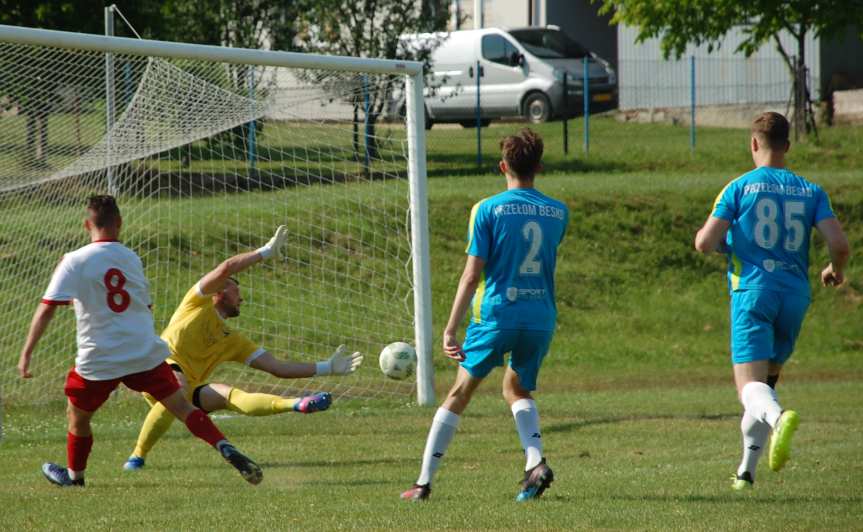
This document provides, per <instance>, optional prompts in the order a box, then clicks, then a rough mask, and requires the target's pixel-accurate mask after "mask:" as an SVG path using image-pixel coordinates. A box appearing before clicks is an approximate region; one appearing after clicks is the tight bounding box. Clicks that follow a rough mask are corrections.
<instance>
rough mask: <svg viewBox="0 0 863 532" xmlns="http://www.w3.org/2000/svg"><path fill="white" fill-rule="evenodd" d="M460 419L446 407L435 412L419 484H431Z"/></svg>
mask: <svg viewBox="0 0 863 532" xmlns="http://www.w3.org/2000/svg"><path fill="white" fill-rule="evenodd" d="M458 420H459V416H458V414H453V413H452V412H450V411H449V410H447V409H446V408H444V407H440V408H438V409H437V412H435V415H434V419H433V420H432V426H431V428H430V429H429V436H428V439H427V440H426V448H425V451H423V465H422V468H421V469H420V476H419V478H418V479H417V484H421V485H422V484H431V481H432V477H433V476H434V474H435V472H436V471H437V468H438V466H439V465H440V461H441V459H442V458H443V455H444V453H446V448H447V447H449V442H451V441H452V437H453V436H454V435H455V429H456V428H458Z"/></svg>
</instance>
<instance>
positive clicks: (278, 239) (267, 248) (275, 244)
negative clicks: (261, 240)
mask: <svg viewBox="0 0 863 532" xmlns="http://www.w3.org/2000/svg"><path fill="white" fill-rule="evenodd" d="M287 236H288V228H287V227H285V226H284V225H280V226H279V228H278V229H276V234H274V235H273V238H271V239H270V241H269V242H267V243H266V245H264V246H263V247H261V248H258V255H260V256H261V257H263V258H264V260H267V259H269V258H270V257H271V256H273V253H275V254H276V255H277V256H278V257H279V258H282V244H284V243H285V238H287Z"/></svg>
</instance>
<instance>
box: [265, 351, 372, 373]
mask: <svg viewBox="0 0 863 532" xmlns="http://www.w3.org/2000/svg"><path fill="white" fill-rule="evenodd" d="M362 363H363V356H362V355H361V354H360V353H358V352H355V353H349V352H348V349H347V348H346V347H345V346H343V345H340V346H339V347H338V348H337V349H336V351H335V352H334V353H333V354H332V356H330V358H328V359H327V360H324V361H321V362H290V361H288V360H279V359H278V358H276V357H274V356H273V355H271V354H270V353H269V352H268V351H264V352H263V353H262V354H261V355H259V356H257V357H256V358H255V359H254V360H252V362H251V363H250V364H249V365H250V366H251V367H253V368H255V369H259V370H261V371H266V372H267V373H269V374H270V375H273V376H275V377H279V378H281V379H300V378H303V377H317V376H321V375H348V374H350V373H353V372H354V371H356V369H357V368H358V367H360V364H362Z"/></svg>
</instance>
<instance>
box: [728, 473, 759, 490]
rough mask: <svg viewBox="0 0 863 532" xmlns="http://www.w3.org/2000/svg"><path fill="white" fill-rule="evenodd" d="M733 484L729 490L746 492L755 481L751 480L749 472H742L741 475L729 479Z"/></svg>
mask: <svg viewBox="0 0 863 532" xmlns="http://www.w3.org/2000/svg"><path fill="white" fill-rule="evenodd" d="M731 480H733V481H734V482H733V483H732V484H731V489H733V490H734V491H748V490H751V489H752V485H753V484H755V481H754V480H752V475H751V474H750V473H749V471H744V472H743V474H742V475H734V476H732V477H731Z"/></svg>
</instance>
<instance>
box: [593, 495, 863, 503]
mask: <svg viewBox="0 0 863 532" xmlns="http://www.w3.org/2000/svg"><path fill="white" fill-rule="evenodd" d="M749 495H750V494H746V493H743V494H740V493H738V494H720V495H625V494H618V495H603V500H607V499H612V500H617V501H626V502H644V501H649V502H676V503H688V502H706V503H720V504H726V503H732V504H738V503H740V502H743V501H746V502H759V503H764V504H773V503H782V504H789V503H797V502H799V503H812V502H822V503H827V504H849V503H851V504H860V503H863V497H853V496H852V497H843V496H833V497H831V496H813V497H794V496H790V497H789V496H786V495H781V496H779V495H777V496H770V495H768V496H762V495H757V496H754V497H751V496H749Z"/></svg>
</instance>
